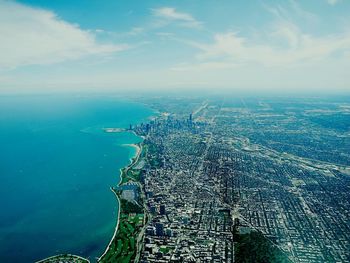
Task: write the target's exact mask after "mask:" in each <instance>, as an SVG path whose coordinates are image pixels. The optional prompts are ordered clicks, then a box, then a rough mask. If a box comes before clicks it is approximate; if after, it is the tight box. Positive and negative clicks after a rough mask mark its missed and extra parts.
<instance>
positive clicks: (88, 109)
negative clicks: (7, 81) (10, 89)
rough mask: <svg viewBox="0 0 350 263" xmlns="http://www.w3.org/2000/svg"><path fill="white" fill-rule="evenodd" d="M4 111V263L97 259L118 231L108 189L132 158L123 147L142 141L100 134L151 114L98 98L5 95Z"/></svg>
mask: <svg viewBox="0 0 350 263" xmlns="http://www.w3.org/2000/svg"><path fill="white" fill-rule="evenodd" d="M0 108H1V116H0V133H1V137H0V140H1V145H2V150H1V161H0V170H1V179H2V185H1V194H0V195H1V201H0V202H1V206H2V207H3V212H2V213H1V217H0V233H1V235H0V260H1V261H2V262H9V261H10V262H23V260H24V259H25V261H26V262H28V261H29V262H30V261H34V260H39V259H42V258H44V257H47V256H52V255H54V254H58V253H73V254H77V255H81V256H85V257H88V258H89V259H90V260H92V261H93V260H94V259H95V258H96V257H98V256H100V255H101V254H102V253H103V251H104V249H105V248H106V246H107V244H108V242H109V241H110V239H111V237H112V235H113V231H114V228H115V222H116V221H115V218H116V215H117V212H118V208H117V202H116V200H115V197H114V195H113V193H112V192H111V191H110V190H109V188H110V187H111V186H113V185H116V184H117V183H118V181H119V178H118V177H119V169H120V168H122V167H124V166H126V165H127V164H128V163H129V162H130V158H132V157H133V156H134V155H135V149H134V148H132V147H125V144H133V143H137V142H140V141H141V138H139V137H137V136H135V135H134V134H132V133H126V132H123V133H106V132H104V131H103V128H105V127H117V128H118V127H120V128H127V127H128V126H129V124H130V123H131V124H136V123H139V122H141V121H144V120H146V119H147V118H148V117H149V116H150V115H151V114H152V111H151V110H149V109H148V108H145V107H144V106H143V105H140V104H136V103H131V102H129V101H122V100H120V99H118V98H107V97H101V96H85V97H78V96H58V97H57V96H30V97H29V96H28V97H27V96H22V97H14V96H8V97H3V98H1V104H0ZM4 211H6V213H5V212H4ZM33 241H35V242H33ZM19 252H20V253H19Z"/></svg>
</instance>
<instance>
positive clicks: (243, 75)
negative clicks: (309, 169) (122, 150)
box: [0, 0, 350, 93]
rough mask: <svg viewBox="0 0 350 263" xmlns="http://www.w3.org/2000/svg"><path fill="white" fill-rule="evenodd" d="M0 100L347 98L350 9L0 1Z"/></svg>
mask: <svg viewBox="0 0 350 263" xmlns="http://www.w3.org/2000/svg"><path fill="white" fill-rule="evenodd" d="M0 35H1V41H0V92H6V93H8V92H16V93H17V92H26V93H27V92H32V91H84V90H87V91H110V90H113V91H118V90H121V89H123V90H125V89H146V90H147V89H149V90H151V89H152V90H153V89H162V90H182V89H189V88H194V89H213V90H214V89H227V90H232V91H235V90H250V91H265V90H266V91H275V90H276V91H279V92H284V91H287V92H290V91H292V92H294V91H295V92H298V91H308V92H335V91H339V92H343V91H350V77H349V76H350V74H349V73H348V72H350V1H349V0H308V1H297V0H290V1H272V0H259V1H253V0H252V1H243V0H242V1H232V0H187V1H181V0H179V1H170V0H167V1H161V0H158V1H151V0H149V1H147V0H145V1H136V0H128V1H123V0H119V1H118V0H103V1H101V0H74V1H69V0H60V1H58V0H56V1H48V0H18V1H10V0H0Z"/></svg>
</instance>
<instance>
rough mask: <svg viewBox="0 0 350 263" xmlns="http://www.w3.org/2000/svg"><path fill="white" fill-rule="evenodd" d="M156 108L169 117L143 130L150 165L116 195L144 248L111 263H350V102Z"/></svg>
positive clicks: (165, 103)
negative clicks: (126, 262)
mask: <svg viewBox="0 0 350 263" xmlns="http://www.w3.org/2000/svg"><path fill="white" fill-rule="evenodd" d="M179 101H181V102H180V103H179ZM145 103H150V106H151V107H154V108H156V109H157V110H158V111H159V112H160V113H161V114H160V116H159V117H156V118H155V119H154V120H152V121H150V123H147V124H141V125H137V126H135V127H132V130H133V131H134V132H135V133H136V134H138V135H140V136H143V137H144V141H143V142H142V143H141V147H142V154H141V157H140V158H138V160H136V161H135V162H134V165H132V166H131V167H130V169H129V170H125V171H124V176H125V177H124V178H127V179H126V180H125V182H124V183H122V185H121V186H120V187H118V189H116V192H117V193H120V195H119V196H120V198H121V200H122V202H123V200H125V202H127V203H130V204H133V205H136V206H138V208H137V207H136V208H135V207H134V206H133V205H130V204H129V205H127V204H126V205H123V203H122V206H121V213H122V217H121V218H122V220H123V218H125V221H126V223H127V224H129V223H130V222H131V221H132V222H135V218H137V217H139V220H138V221H137V222H136V223H134V224H133V226H134V227H135V230H134V232H132V233H129V234H130V235H133V236H134V239H135V242H136V243H135V244H134V245H132V246H125V243H123V244H121V243H119V245H118V244H117V245H116V247H114V249H113V248H112V251H113V252H112V253H111V254H110V256H111V257H110V258H103V257H102V262H109V261H113V260H112V259H113V257H114V256H116V257H117V258H118V257H120V258H125V257H130V258H131V259H133V258H137V260H138V261H140V262H145V263H146V262H260V261H254V259H253V260H252V261H245V260H248V258H249V255H248V254H247V253H249V254H251V255H252V254H253V258H255V260H257V258H258V257H259V256H261V257H262V258H264V257H265V260H266V258H267V261H266V262H349V261H350V254H349V251H350V243H349V238H350V229H349V223H350V222H349V218H350V217H349V212H350V204H349V201H350V198H349V194H350V191H349V190H350V179H349V178H350V177H349V174H350V167H349V166H348V165H346V164H348V163H349V161H350V154H349V153H350V152H349V149H350V140H349V138H350V137H349V124H350V122H349V116H350V115H349V112H350V104H349V103H348V102H334V101H327V100H325V101H323V102H322V103H321V102H320V100H317V101H316V100H313V99H311V98H308V99H300V100H298V101H297V102H295V101H293V100H285V101H283V99H255V98H248V99H243V98H242V99H227V98H226V99H205V100H203V101H200V100H193V101H192V100H190V99H186V98H176V99H166V98H162V99H158V100H149V101H145ZM296 103H298V105H296ZM316 104H317V107H316V106H315V105H316ZM185 105H186V106H185ZM176 109H181V110H176ZM334 115H335V116H337V118H339V119H340V120H341V122H340V123H339V124H338V125H337V123H334V124H333V122H332V121H333V120H334ZM341 118H343V119H341ZM329 122H331V124H329ZM301 123H302V125H301ZM344 125H345V126H344ZM346 125H347V126H346ZM300 127H303V128H302V130H300ZM328 138H332V139H331V140H329V139H328ZM306 142H308V143H306ZM321 142H322V143H321ZM316 147H317V148H316ZM332 147H333V148H335V149H337V151H339V152H341V153H342V154H341V158H338V154H337V153H335V152H332V154H330V152H329V149H330V148H332ZM281 149H282V150H283V151H282V150H281ZM306 153H307V155H306ZM249 236H251V239H249V238H248V237H249ZM117 237H118V236H117ZM124 238H126V237H124ZM129 238H130V236H129ZM120 240H121V241H122V242H124V241H123V239H119V241H118V242H120ZM254 246H256V247H254ZM253 247H254V249H253ZM131 248H134V249H131ZM247 249H248V251H249V249H251V251H249V252H247ZM254 251H255V253H256V254H255V255H254ZM113 253H114V254H113ZM107 255H108V254H107ZM104 260H105V261H104ZM261 262H263V261H261ZM264 262H265V261H264Z"/></svg>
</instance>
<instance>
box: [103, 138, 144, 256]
mask: <svg viewBox="0 0 350 263" xmlns="http://www.w3.org/2000/svg"><path fill="white" fill-rule="evenodd" d="M133 133H134V134H135V135H136V133H135V132H133ZM137 136H138V135H137ZM138 137H141V138H142V139H144V138H143V137H142V136H138ZM141 143H142V142H140V143H132V144H123V145H124V146H127V147H133V148H135V149H136V153H135V155H134V156H133V157H131V158H130V163H129V164H128V165H127V166H125V167H122V168H120V169H119V172H120V176H119V182H118V184H117V186H120V184H121V183H122V181H123V174H124V172H123V171H127V170H128V169H130V168H131V167H132V166H134V164H135V163H137V161H138V159H139V157H140V155H141V152H142V145H141ZM110 190H111V191H112V192H113V193H114V195H115V197H116V199H117V201H118V215H117V224H116V227H115V229H114V233H113V236H112V238H111V240H110V241H109V243H108V245H107V247H106V249H105V251H104V252H103V254H102V255H101V256H100V257H99V258H98V259H97V262H100V260H101V259H102V258H103V257H104V256H105V255H106V254H107V252H108V250H109V249H110V246H111V244H112V242H113V241H114V239H115V237H116V235H117V233H118V227H119V221H120V220H119V219H120V210H121V209H120V199H119V197H118V195H117V193H116V192H115V190H114V189H113V187H110Z"/></svg>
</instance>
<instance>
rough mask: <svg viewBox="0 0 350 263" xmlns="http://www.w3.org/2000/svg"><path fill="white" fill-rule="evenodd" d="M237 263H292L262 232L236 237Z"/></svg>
mask: <svg viewBox="0 0 350 263" xmlns="http://www.w3.org/2000/svg"><path fill="white" fill-rule="evenodd" d="M235 238H236V241H237V243H235V262H237V263H291V261H290V260H289V259H288V257H287V256H286V255H285V253H283V252H282V251H281V250H280V249H279V248H278V247H276V246H275V245H273V244H272V243H271V242H270V241H269V240H268V239H266V237H264V236H263V235H262V234H261V233H260V232H256V231H252V232H250V233H248V234H238V235H236V237H235Z"/></svg>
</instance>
